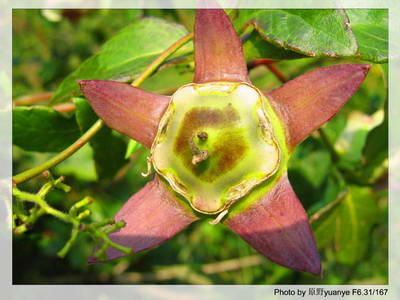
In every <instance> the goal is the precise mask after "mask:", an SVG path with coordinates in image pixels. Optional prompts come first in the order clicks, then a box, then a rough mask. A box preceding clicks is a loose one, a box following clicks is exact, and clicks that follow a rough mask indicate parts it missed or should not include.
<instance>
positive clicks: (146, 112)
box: [79, 80, 169, 148]
mask: <svg viewBox="0 0 400 300" xmlns="http://www.w3.org/2000/svg"><path fill="white" fill-rule="evenodd" d="M79 84H80V86H81V90H82V93H83V94H84V95H85V96H86V98H87V99H88V101H89V102H90V104H91V105H92V107H93V109H94V111H95V112H96V114H97V115H98V116H99V117H100V118H101V119H102V120H103V121H104V122H105V123H106V124H107V125H108V126H109V127H111V128H112V129H115V130H116V131H119V132H121V133H123V134H125V135H127V136H129V137H131V138H132V139H134V140H137V141H138V142H140V143H141V144H143V145H144V146H146V147H148V148H150V147H151V144H152V142H153V140H154V137H155V135H156V133H157V128H158V123H159V120H160V118H161V117H162V115H163V113H164V111H165V109H166V108H167V106H168V103H169V97H166V96H161V95H158V94H153V93H150V92H147V91H145V90H142V89H139V88H136V87H133V86H131V85H129V84H126V83H121V82H116V81H110V80H80V81H79Z"/></svg>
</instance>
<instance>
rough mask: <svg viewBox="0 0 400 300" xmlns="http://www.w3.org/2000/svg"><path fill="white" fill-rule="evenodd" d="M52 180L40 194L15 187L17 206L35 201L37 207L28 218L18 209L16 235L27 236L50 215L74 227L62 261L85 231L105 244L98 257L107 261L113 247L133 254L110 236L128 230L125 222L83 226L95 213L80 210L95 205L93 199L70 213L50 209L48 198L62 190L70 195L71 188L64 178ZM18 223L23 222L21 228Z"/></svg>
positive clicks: (80, 203)
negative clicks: (53, 192)
mask: <svg viewBox="0 0 400 300" xmlns="http://www.w3.org/2000/svg"><path fill="white" fill-rule="evenodd" d="M48 179H49V181H48V182H47V183H45V184H44V185H43V186H42V188H41V189H40V190H39V191H38V192H37V193H36V194H31V193H27V192H24V191H21V190H19V189H18V188H17V187H13V189H12V194H13V196H14V197H15V201H16V203H17V205H16V206H18V204H23V203H24V202H32V203H34V204H35V206H34V207H33V208H32V209H30V210H29V213H30V215H25V213H24V211H25V210H24V209H23V208H21V209H20V210H15V213H14V214H13V220H14V223H15V225H14V226H13V231H14V233H15V234H22V233H24V232H25V231H27V230H28V229H30V228H31V227H32V225H33V224H34V223H35V222H36V220H37V219H38V218H39V217H40V216H42V215H44V214H48V215H51V216H53V217H55V218H57V219H59V220H61V221H63V222H65V223H69V224H71V225H72V230H71V235H70V238H69V240H68V241H67V242H66V244H65V246H64V247H63V248H62V249H61V250H60V251H59V252H58V256H59V257H61V258H63V257H65V256H66V255H67V253H68V252H69V250H70V249H71V248H72V246H73V245H74V244H75V242H76V240H77V237H78V235H79V233H81V232H86V233H88V234H89V235H91V236H92V237H93V238H94V239H95V240H97V241H99V242H100V243H101V246H100V250H99V251H97V252H96V254H95V255H96V256H98V258H99V259H105V253H106V250H107V249H108V248H109V247H112V248H115V249H117V250H119V251H121V252H122V253H125V254H130V253H131V252H132V250H131V249H130V248H128V247H125V246H122V245H119V244H116V243H114V242H113V241H111V240H110V238H109V237H108V234H109V233H111V232H114V231H116V230H119V229H121V228H122V227H124V226H125V225H126V224H125V222H123V221H120V222H115V220H114V219H106V220H104V221H101V222H98V223H91V224H86V223H82V222H83V219H85V218H86V217H88V216H89V215H90V214H91V211H90V210H89V209H85V210H84V211H83V212H79V210H80V209H83V208H84V207H85V206H86V205H90V204H91V203H92V202H93V199H92V198H90V197H86V198H84V199H82V200H81V201H78V202H77V203H75V204H74V205H73V206H72V207H71V208H70V209H69V212H68V213H65V212H62V211H60V210H58V209H56V208H54V207H52V206H50V205H49V204H48V203H47V202H46V196H47V194H48V193H49V192H50V191H51V190H52V189H54V188H58V189H61V190H64V191H65V192H68V191H69V190H70V188H69V186H67V185H65V184H64V183H62V181H63V179H64V178H63V177H62V176H61V177H60V178H58V179H56V180H55V179H53V178H52V177H51V176H49V177H48ZM66 187H68V188H66ZM19 206H21V205H19ZM17 222H18V223H19V224H18V225H17Z"/></svg>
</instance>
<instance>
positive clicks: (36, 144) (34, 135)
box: [12, 106, 80, 152]
mask: <svg viewBox="0 0 400 300" xmlns="http://www.w3.org/2000/svg"><path fill="white" fill-rule="evenodd" d="M12 117H13V121H12V131H13V133H12V137H13V144H14V145H17V146H19V147H21V148H22V149H24V150H26V151H37V152H60V151H62V150H64V149H65V148H67V147H68V146H69V145H71V144H72V143H73V142H75V141H76V140H77V139H78V138H79V136H80V131H79V128H78V125H77V124H76V122H75V120H74V119H73V118H68V117H66V116H64V115H62V114H61V113H59V112H58V111H55V110H54V109H52V108H49V107H45V106H20V107H16V108H14V109H13V114H12Z"/></svg>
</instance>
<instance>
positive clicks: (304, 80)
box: [266, 64, 370, 150]
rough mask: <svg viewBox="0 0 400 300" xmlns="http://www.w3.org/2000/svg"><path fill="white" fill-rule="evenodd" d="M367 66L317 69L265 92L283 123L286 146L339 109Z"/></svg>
mask: <svg viewBox="0 0 400 300" xmlns="http://www.w3.org/2000/svg"><path fill="white" fill-rule="evenodd" d="M369 68H370V65H360V64H347V65H336V66H329V67H323V68H318V69H316V70H313V71H311V72H308V73H305V74H304V75H301V76H299V77H297V78H295V79H293V80H291V81H289V82H287V83H285V84H284V85H283V86H281V87H280V88H278V89H275V90H272V91H270V92H268V93H266V96H267V97H268V99H269V100H270V101H271V103H272V105H273V106H274V108H275V109H276V110H277V112H278V114H279V115H280V117H281V119H282V121H283V123H284V124H285V126H286V131H287V143H288V147H289V149H291V150H292V149H293V148H294V147H295V146H296V145H297V144H298V143H300V142H301V141H303V140H304V139H305V138H306V137H307V136H308V135H310V134H311V133H312V132H313V131H314V130H316V129H317V128H319V127H321V126H322V125H323V124H324V123H325V122H327V121H329V120H330V119H331V118H332V117H333V116H334V115H335V114H336V113H337V112H338V111H339V110H340V108H341V107H342V106H343V105H344V104H345V103H346V102H347V100H348V99H349V98H350V97H351V96H352V95H353V93H354V92H355V91H356V90H357V89H358V87H359V86H360V84H361V83H362V81H363V80H364V78H365V76H366V75H367V73H368V70H369Z"/></svg>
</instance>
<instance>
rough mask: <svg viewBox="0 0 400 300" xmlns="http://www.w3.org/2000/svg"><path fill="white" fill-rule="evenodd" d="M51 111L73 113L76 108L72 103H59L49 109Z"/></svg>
mask: <svg viewBox="0 0 400 300" xmlns="http://www.w3.org/2000/svg"><path fill="white" fill-rule="evenodd" d="M51 108H52V109H54V110H56V111H58V112H62V113H65V112H71V111H74V110H75V109H76V106H75V104H74V103H72V102H66V103H61V104H57V105H54V106H52V107H51Z"/></svg>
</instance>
